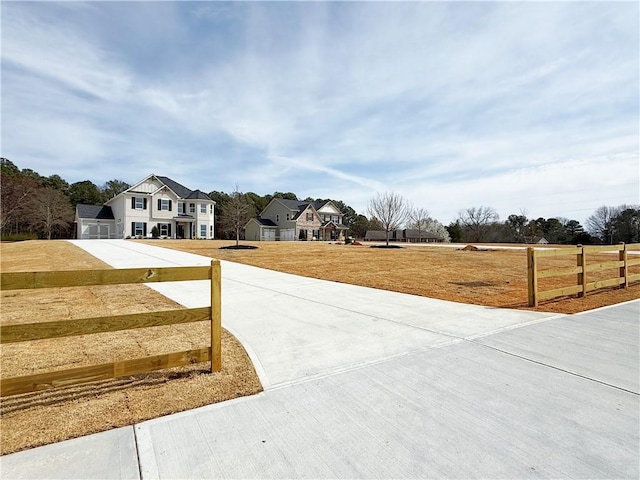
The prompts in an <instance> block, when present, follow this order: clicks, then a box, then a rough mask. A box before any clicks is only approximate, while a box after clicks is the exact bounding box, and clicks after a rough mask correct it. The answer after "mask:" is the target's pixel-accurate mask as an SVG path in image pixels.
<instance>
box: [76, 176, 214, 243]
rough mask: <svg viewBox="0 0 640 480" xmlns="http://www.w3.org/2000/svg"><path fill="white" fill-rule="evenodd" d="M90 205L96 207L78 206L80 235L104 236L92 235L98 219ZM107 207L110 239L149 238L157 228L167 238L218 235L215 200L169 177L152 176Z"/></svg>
mask: <svg viewBox="0 0 640 480" xmlns="http://www.w3.org/2000/svg"><path fill="white" fill-rule="evenodd" d="M87 207H92V206H88V205H78V206H77V207H76V225H77V232H76V234H77V238H104V237H96V236H94V235H92V230H90V227H88V225H91V224H95V223H96V222H97V220H98V219H97V218H90V217H91V215H92V214H93V213H94V211H93V210H92V209H90V208H87ZM93 207H94V208H95V206H93ZM103 210H104V212H103V215H108V212H109V211H110V213H111V217H112V218H110V222H111V223H110V224H109V237H108V238H130V237H131V238H149V237H151V236H152V233H151V232H152V230H153V228H154V227H156V228H157V229H158V235H159V236H160V237H163V238H207V239H213V238H214V235H215V227H214V225H215V223H214V210H215V202H214V201H213V200H211V198H209V196H208V195H206V194H205V193H204V192H201V191H200V190H190V189H188V188H186V187H184V186H183V185H180V184H179V183H178V182H176V181H174V180H171V179H170V178H168V177H162V176H158V175H149V176H148V177H147V178H145V179H144V180H142V181H140V182H138V183H136V184H135V185H133V186H132V187H130V188H128V189H127V190H125V191H124V192H122V193H120V194H118V195H116V196H115V197H113V198H111V199H110V200H108V201H107V202H106V203H105V204H104V207H103ZM105 212H107V213H105ZM88 217H89V218H88Z"/></svg>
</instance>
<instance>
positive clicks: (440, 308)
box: [0, 241, 640, 478]
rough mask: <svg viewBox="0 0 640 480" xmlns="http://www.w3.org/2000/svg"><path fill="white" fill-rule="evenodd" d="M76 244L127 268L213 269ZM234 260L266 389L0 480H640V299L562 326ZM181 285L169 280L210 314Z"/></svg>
mask: <svg viewBox="0 0 640 480" xmlns="http://www.w3.org/2000/svg"><path fill="white" fill-rule="evenodd" d="M76 244H77V245H79V246H81V247H82V248H85V249H87V251H89V252H91V253H93V254H94V255H96V256H97V257H98V258H101V259H103V260H105V261H106V262H107V263H110V264H111V265H113V266H114V267H116V268H123V267H132V266H147V267H151V266H166V265H194V264H196V265H197V264H206V263H208V262H209V261H210V260H209V259H207V258H204V257H199V256H195V255H190V254H184V253H180V252H173V251H169V250H166V249H160V248H158V247H150V246H147V245H142V244H138V243H135V242H126V241H85V242H77V243H76ZM222 268H223V269H222V271H223V325H224V326H225V327H226V328H228V329H229V330H231V331H232V332H234V333H235V334H236V335H237V336H238V338H239V339H240V340H241V341H242V342H243V344H244V345H245V347H246V348H247V350H248V351H249V353H250V355H251V357H252V359H253V360H254V362H255V363H256V365H257V368H258V371H259V374H260V376H261V379H262V381H263V385H265V391H264V392H263V393H262V394H260V395H256V396H254V397H247V398H243V399H238V400H233V401H230V402H224V403H222V404H217V405H211V406H208V407H204V408H201V409H197V410H192V411H189V412H184V413H181V414H177V415H172V416H169V417H164V418H160V419H156V420H152V421H149V422H144V423H142V424H139V425H136V426H134V427H126V428H121V429H117V430H112V431H109V432H104V433H101V434H97V435H92V436H88V437H84V438H80V439H75V440H70V441H68V442H62V443H59V444H54V445H50V446H46V447H42V448H38V449H32V450H29V451H26V452H22V453H18V454H14V455H8V456H5V457H2V459H1V463H0V466H1V468H2V477H3V478H51V477H58V478H140V476H142V478H214V477H216V478H309V477H311V478H390V477H394V478H415V477H420V478H435V477H447V478H549V477H555V478H638V477H639V475H640V473H639V469H638V464H639V455H638V452H639V449H640V445H639V440H638V438H639V425H640V423H639V411H640V402H639V398H640V397H639V390H640V389H639V385H638V383H639V381H638V379H639V368H638V366H639V364H640V358H639V350H640V345H639V338H640V332H639V325H638V324H639V318H640V301H634V302H629V303H626V304H623V305H620V306H616V307H610V308H605V309H600V310H595V311H592V312H587V313H584V314H579V315H572V316H564V315H559V316H558V315H551V314H543V313H535V312H521V311H510V310H500V309H493V308H483V307H476V306H469V305H462V304H455V303H450V302H442V301H437V300H431V299H426V298H421V297H414V296H410V295H403V294H397V293H392V292H384V291H379V290H373V289H367V288H362V287H355V286H350V285H343V284H336V283H333V282H323V281H319V280H313V279H306V278H300V277H296V276H293V275H287V274H281V273H277V272H271V271H267V270H263V269H257V268H253V267H247V266H243V265H237V264H232V263H227V262H224V263H223V267H222ZM183 283H185V282H183ZM183 283H180V284H176V285H161V286H160V285H159V286H158V287H160V288H158V287H156V288H157V289H158V290H159V291H161V292H162V293H164V294H165V295H167V296H170V297H171V298H174V299H176V300H177V301H180V302H181V303H183V304H185V305H187V306H196V305H204V304H206V302H207V300H208V291H207V285H206V282H189V284H188V285H184V284H183Z"/></svg>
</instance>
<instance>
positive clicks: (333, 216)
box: [331, 215, 338, 223]
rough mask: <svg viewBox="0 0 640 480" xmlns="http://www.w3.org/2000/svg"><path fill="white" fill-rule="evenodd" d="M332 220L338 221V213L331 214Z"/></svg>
mask: <svg viewBox="0 0 640 480" xmlns="http://www.w3.org/2000/svg"><path fill="white" fill-rule="evenodd" d="M331 221H332V222H336V223H338V216H337V215H331Z"/></svg>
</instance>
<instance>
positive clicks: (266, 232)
mask: <svg viewBox="0 0 640 480" xmlns="http://www.w3.org/2000/svg"><path fill="white" fill-rule="evenodd" d="M262 239H263V240H266V241H271V242H273V241H275V239H276V229H275V228H265V229H263V230H262Z"/></svg>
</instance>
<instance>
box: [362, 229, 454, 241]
mask: <svg viewBox="0 0 640 480" xmlns="http://www.w3.org/2000/svg"><path fill="white" fill-rule="evenodd" d="M364 239H365V241H367V242H384V241H386V239H387V232H385V231H384V230H367V233H366V234H365V236H364ZM389 241H390V242H409V243H441V242H443V241H444V238H442V236H441V235H438V234H437V233H432V232H425V231H424V230H423V231H418V230H414V229H404V230H394V231H392V232H389Z"/></svg>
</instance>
